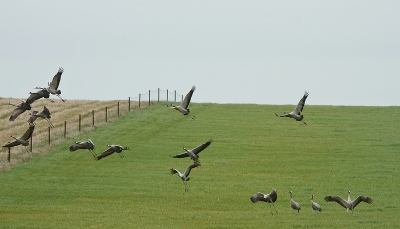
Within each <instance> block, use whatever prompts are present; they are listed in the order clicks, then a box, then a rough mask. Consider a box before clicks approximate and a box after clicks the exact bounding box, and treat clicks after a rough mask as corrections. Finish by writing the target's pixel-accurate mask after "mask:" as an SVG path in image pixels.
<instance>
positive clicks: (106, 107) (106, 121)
mask: <svg viewBox="0 0 400 229" xmlns="http://www.w3.org/2000/svg"><path fill="white" fill-rule="evenodd" d="M107 118H108V112H107V107H106V123H107V121H108V120H107Z"/></svg>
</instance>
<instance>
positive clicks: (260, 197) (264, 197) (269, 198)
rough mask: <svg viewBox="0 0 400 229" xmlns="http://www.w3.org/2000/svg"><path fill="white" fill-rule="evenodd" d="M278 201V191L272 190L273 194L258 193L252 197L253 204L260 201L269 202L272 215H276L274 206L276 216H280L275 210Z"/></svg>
mask: <svg viewBox="0 0 400 229" xmlns="http://www.w3.org/2000/svg"><path fill="white" fill-rule="evenodd" d="M277 199H278V194H277V193H276V189H274V188H273V189H272V190H271V192H270V193H269V194H264V193H261V192H257V193H256V194H254V195H253V196H251V197H250V200H251V202H253V203H256V202H258V201H264V202H267V203H268V204H269V209H270V210H271V215H274V213H272V207H271V204H272V206H274V209H275V212H276V214H278V211H277V210H276V208H275V205H274V203H275V201H276V200H277Z"/></svg>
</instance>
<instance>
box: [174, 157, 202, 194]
mask: <svg viewBox="0 0 400 229" xmlns="http://www.w3.org/2000/svg"><path fill="white" fill-rule="evenodd" d="M198 166H199V164H198V163H196V162H194V163H193V164H190V165H189V166H188V167H187V168H186V170H185V173H181V172H179V170H177V169H174V168H172V169H171V170H170V171H171V174H176V173H177V174H178V176H179V177H180V178H181V180H182V181H183V184H184V186H185V192H187V191H188V189H187V182H188V181H189V180H190V178H189V174H190V171H191V170H192V169H193V168H197V167H198Z"/></svg>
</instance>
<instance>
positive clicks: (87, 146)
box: [69, 139, 97, 158]
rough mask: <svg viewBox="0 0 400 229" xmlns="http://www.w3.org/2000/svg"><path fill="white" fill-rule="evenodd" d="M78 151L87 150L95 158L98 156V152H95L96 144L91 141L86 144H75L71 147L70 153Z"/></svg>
mask: <svg viewBox="0 0 400 229" xmlns="http://www.w3.org/2000/svg"><path fill="white" fill-rule="evenodd" d="M78 149H87V150H89V151H90V152H91V153H92V155H93V157H95V158H96V156H97V154H96V152H94V143H93V142H92V140H90V139H89V140H88V141H86V142H75V143H74V144H72V145H71V146H70V147H69V151H70V152H73V151H76V150H78Z"/></svg>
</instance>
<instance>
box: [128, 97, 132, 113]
mask: <svg viewBox="0 0 400 229" xmlns="http://www.w3.org/2000/svg"><path fill="white" fill-rule="evenodd" d="M128 111H129V112H130V111H131V97H128Z"/></svg>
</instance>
